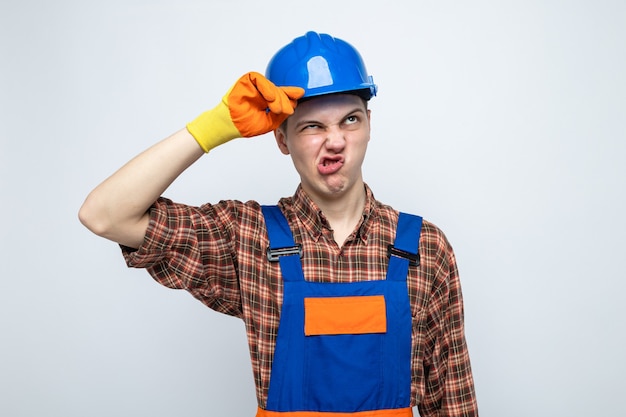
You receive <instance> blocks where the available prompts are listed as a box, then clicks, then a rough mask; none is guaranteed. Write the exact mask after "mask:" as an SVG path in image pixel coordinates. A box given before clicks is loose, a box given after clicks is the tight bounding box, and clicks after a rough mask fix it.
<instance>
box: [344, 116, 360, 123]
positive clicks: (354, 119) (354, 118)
mask: <svg viewBox="0 0 626 417" xmlns="http://www.w3.org/2000/svg"><path fill="white" fill-rule="evenodd" d="M358 122H359V117H358V116H356V115H351V116H348V117H346V120H345V121H344V123H345V124H347V125H353V124H355V123H358Z"/></svg>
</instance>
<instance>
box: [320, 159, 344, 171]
mask: <svg viewBox="0 0 626 417" xmlns="http://www.w3.org/2000/svg"><path fill="white" fill-rule="evenodd" d="M342 166H343V158H342V157H341V156H337V157H334V158H322V160H321V161H320V163H319V164H318V170H319V172H320V174H323V175H328V174H334V173H335V172H337V171H339V170H340V169H341V167H342Z"/></svg>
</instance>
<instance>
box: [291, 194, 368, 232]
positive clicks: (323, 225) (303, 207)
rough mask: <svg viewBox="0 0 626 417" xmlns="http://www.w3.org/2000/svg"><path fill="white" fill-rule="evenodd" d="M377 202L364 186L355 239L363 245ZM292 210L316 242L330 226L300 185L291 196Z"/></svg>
mask: <svg viewBox="0 0 626 417" xmlns="http://www.w3.org/2000/svg"><path fill="white" fill-rule="evenodd" d="M378 204H379V203H378V202H377V201H376V199H375V198H374V194H373V193H372V190H371V189H370V188H369V186H368V185H367V184H365V206H364V207H363V216H362V218H361V222H360V223H359V225H358V227H357V230H356V235H357V236H356V238H357V239H361V241H363V243H367V235H368V231H369V230H370V228H371V224H372V223H373V222H374V219H375V217H376V216H375V212H376V208H377V207H378ZM293 210H294V212H295V214H296V216H297V217H298V219H300V221H301V222H302V224H303V225H304V227H305V229H306V230H307V231H308V232H309V234H310V235H311V238H312V239H313V240H315V241H316V242H317V241H318V240H319V238H320V236H321V235H322V233H323V232H324V229H327V230H330V224H329V223H328V220H327V219H326V217H325V216H324V213H322V210H320V208H319V207H318V206H317V204H315V202H314V201H313V200H312V199H311V197H309V195H308V194H307V193H306V191H304V189H303V188H302V185H299V186H298V188H297V189H296V192H295V194H294V196H293Z"/></svg>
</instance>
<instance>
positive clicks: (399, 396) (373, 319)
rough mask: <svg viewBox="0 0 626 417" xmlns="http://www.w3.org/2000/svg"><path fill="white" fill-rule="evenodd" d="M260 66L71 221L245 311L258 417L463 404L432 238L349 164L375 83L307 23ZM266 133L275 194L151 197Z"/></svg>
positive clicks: (465, 371) (465, 392)
mask: <svg viewBox="0 0 626 417" xmlns="http://www.w3.org/2000/svg"><path fill="white" fill-rule="evenodd" d="M266 76H267V78H266V77H264V76H262V75H261V74H258V73H248V74H246V75H244V76H243V77H241V78H240V79H239V80H238V81H237V82H236V83H235V85H234V86H233V87H232V88H231V89H230V90H229V91H228V92H227V93H226V95H225V96H224V98H223V99H222V101H221V102H220V103H219V104H218V106H217V107H215V108H214V109H213V110H210V111H208V112H205V113H203V114H202V115H200V116H199V117H198V118H197V119H195V120H194V121H192V122H191V123H189V124H188V125H187V128H186V129H182V130H181V131H179V132H177V133H175V134H174V135H172V136H171V137H169V138H167V139H165V140H163V141H162V142H160V143H157V144H156V145H154V146H153V147H151V148H149V149H148V150H146V151H144V152H143V153H141V154H140V155H139V156H137V157H136V158H134V159H133V160H131V161H130V162H128V163H127V164H126V165H125V166H123V167H122V168H121V169H120V170H118V171H117V172H116V173H114V174H113V175H112V176H111V177H110V178H108V179H107V180H105V181H104V182H103V183H102V184H100V185H99V186H98V187H96V189H94V190H93V191H92V192H91V193H90V195H89V196H88V198H87V199H86V201H85V203H84V205H83V206H82V207H81V210H80V213H79V217H80V220H81V221H82V222H83V224H85V226H87V227H88V228H89V229H90V230H92V231H93V232H94V233H96V234H98V235H100V236H103V237H106V238H108V239H111V240H113V241H115V242H118V243H119V244H120V245H121V246H122V250H123V253H124V256H125V259H126V262H127V263H128V265H129V266H131V267H141V268H147V270H148V272H149V273H150V274H151V275H152V276H153V277H154V278H155V279H156V280H157V281H158V282H159V283H161V284H163V285H165V286H167V287H170V288H182V289H185V290H187V291H188V292H190V293H191V294H192V295H193V296H194V297H196V298H198V299H199V300H200V301H202V302H203V303H204V304H206V305H207V306H209V307H210V308H212V309H214V310H216V311H219V312H222V313H225V314H229V315H233V316H236V317H240V318H242V319H243V320H244V322H245V325H246V331H247V336H248V343H249V348H250V353H251V358H252V365H253V370H254V375H255V383H256V392H257V400H258V404H259V408H258V412H257V416H259V417H262V416H279V415H285V416H300V417H305V416H306V417H312V416H334V415H342V416H344V415H347V414H354V415H357V416H359V415H361V416H368V417H369V416H382V417H389V416H411V415H412V407H413V406H417V407H418V409H419V412H420V414H421V415H422V416H476V415H477V414H478V413H477V408H476V400H475V394H474V386H473V379H472V374H471V368H470V362H469V356H468V352H467V348H466V344H465V336H464V326H463V302H462V297H461V289H460V283H459V277H458V273H457V268H456V262H455V258H454V254H453V251H452V248H451V247H450V245H449V243H448V241H447V240H446V238H445V236H444V234H443V233H442V232H441V231H440V230H439V229H438V228H437V227H435V226H434V225H433V224H431V223H429V222H427V221H422V219H421V218H420V217H417V216H412V215H408V214H404V213H398V212H397V211H395V210H393V209H392V208H391V207H389V206H386V205H383V204H382V203H380V202H378V201H377V200H375V198H374V195H373V194H372V191H371V190H370V189H369V187H368V186H367V185H366V184H365V183H364V181H363V176H362V172H361V166H362V164H363V159H364V157H365V153H366V149H367V145H368V142H369V138H370V110H368V107H367V101H368V100H369V99H370V98H371V97H372V96H374V95H375V94H376V85H375V84H374V83H373V79H372V77H371V76H368V75H367V71H366V69H365V66H364V64H363V61H362V59H361V56H360V55H359V53H358V52H357V51H356V50H355V49H354V48H353V47H352V46H351V45H350V44H348V43H346V42H344V41H342V40H340V39H336V38H332V37H331V36H329V35H325V34H317V33H314V32H309V33H307V34H306V35H305V36H302V37H299V38H296V39H294V40H293V42H292V43H290V44H288V45H287V46H285V47H284V48H282V49H281V50H280V51H279V52H278V53H277V54H276V55H275V56H274V57H273V58H272V60H271V61H270V64H269V65H268V68H267V72H266ZM269 131H274V135H275V138H276V142H277V144H278V147H279V149H280V151H281V152H282V153H284V154H286V155H290V156H291V158H292V160H293V164H294V166H295V168H296V170H297V172H298V174H299V175H300V180H301V183H300V186H299V187H298V189H297V190H296V192H295V194H294V196H293V197H289V198H283V199H281V200H280V201H279V203H278V205H277V206H263V207H262V206H260V205H259V204H258V203H257V202H247V203H242V202H239V201H221V202H219V203H217V204H205V205H203V206H201V207H191V206H187V205H184V204H177V203H174V202H172V201H170V200H168V199H166V198H163V197H161V194H162V193H163V192H164V191H165V189H166V188H167V187H168V186H169V185H170V184H171V183H172V182H173V181H174V180H175V179H176V178H177V177H178V176H179V175H180V174H181V173H182V172H183V171H184V170H185V169H186V168H188V167H189V166H190V165H191V164H193V163H194V162H195V161H196V160H197V159H198V158H200V157H201V156H202V155H203V154H204V153H206V152H209V151H210V150H211V149H213V148H214V147H216V146H219V145H220V144H223V143H225V142H226V141H229V140H231V139H234V138H237V137H252V136H256V135H260V134H263V133H267V132H269Z"/></svg>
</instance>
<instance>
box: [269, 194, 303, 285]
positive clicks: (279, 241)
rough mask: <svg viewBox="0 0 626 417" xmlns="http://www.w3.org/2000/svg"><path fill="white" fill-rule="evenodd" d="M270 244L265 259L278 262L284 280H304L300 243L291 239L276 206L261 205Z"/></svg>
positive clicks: (284, 219) (283, 218) (285, 220)
mask: <svg viewBox="0 0 626 417" xmlns="http://www.w3.org/2000/svg"><path fill="white" fill-rule="evenodd" d="M261 211H262V213H263V217H264V218H265V225H266V227H267V235H268V237H269V240H270V245H269V247H268V248H267V259H268V260H269V261H270V262H279V263H280V269H281V272H282V274H283V279H284V280H285V281H304V273H303V272H302V263H301V262H300V258H301V257H302V245H300V244H298V245H296V243H295V242H294V240H293V234H292V233H291V229H290V228H289V223H288V222H287V219H286V218H285V216H284V215H283V213H282V212H281V211H280V209H279V208H278V206H261Z"/></svg>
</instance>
